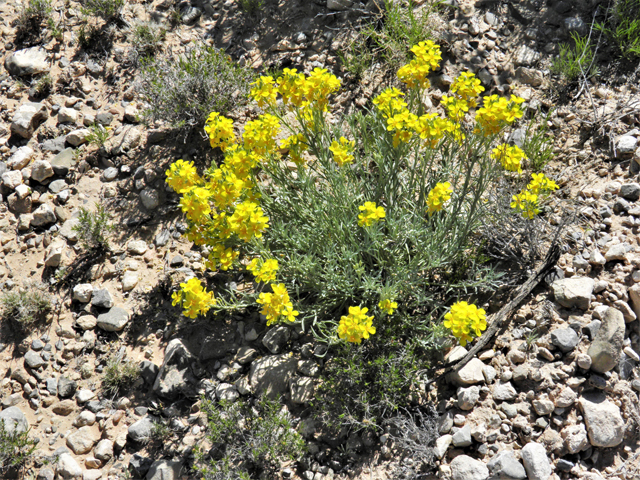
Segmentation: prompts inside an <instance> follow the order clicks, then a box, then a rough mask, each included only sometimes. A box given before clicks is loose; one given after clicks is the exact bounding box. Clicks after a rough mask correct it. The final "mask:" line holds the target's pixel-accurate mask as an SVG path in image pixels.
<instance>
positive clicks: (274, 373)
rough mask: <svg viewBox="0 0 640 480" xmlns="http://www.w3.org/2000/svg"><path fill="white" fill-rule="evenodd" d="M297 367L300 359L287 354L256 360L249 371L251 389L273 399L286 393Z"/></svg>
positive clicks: (257, 393)
mask: <svg viewBox="0 0 640 480" xmlns="http://www.w3.org/2000/svg"><path fill="white" fill-rule="evenodd" d="M297 367H298V361H297V360H296V359H295V358H293V357H290V356H289V355H287V354H283V355H268V356H265V357H262V358H260V359H258V360H255V361H254V362H253V363H252V364H251V371H250V372H249V385H250V386H251V391H252V392H253V393H254V394H256V395H262V394H264V395H267V397H269V398H271V399H273V398H275V397H276V396H277V395H281V394H283V393H285V392H286V391H287V386H288V385H289V381H290V379H291V378H292V377H293V375H294V374H295V372H296V369H297Z"/></svg>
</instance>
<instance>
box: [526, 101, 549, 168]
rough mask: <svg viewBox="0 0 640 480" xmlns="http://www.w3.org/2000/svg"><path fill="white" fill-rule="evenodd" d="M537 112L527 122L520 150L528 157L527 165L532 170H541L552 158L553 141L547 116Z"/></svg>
mask: <svg viewBox="0 0 640 480" xmlns="http://www.w3.org/2000/svg"><path fill="white" fill-rule="evenodd" d="M550 117H551V111H550V112H548V113H547V114H546V115H542V114H541V113H540V112H537V113H536V114H535V115H534V116H533V117H532V118H531V119H530V120H529V121H528V123H527V126H526V129H525V134H524V141H523V143H522V150H523V151H524V153H525V155H526V156H527V158H528V159H529V166H530V167H531V170H532V171H534V172H541V171H542V170H543V169H544V167H545V165H546V164H547V163H549V162H550V161H551V159H552V158H553V141H552V137H551V136H550V134H549V118H550Z"/></svg>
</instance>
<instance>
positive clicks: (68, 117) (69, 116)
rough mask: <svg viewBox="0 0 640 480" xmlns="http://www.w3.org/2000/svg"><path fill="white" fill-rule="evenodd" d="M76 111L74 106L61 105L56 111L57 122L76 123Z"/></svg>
mask: <svg viewBox="0 0 640 480" xmlns="http://www.w3.org/2000/svg"><path fill="white" fill-rule="evenodd" d="M77 121H78V111H77V110H76V109H75V108H67V107H62V108H61V109H60V110H59V111H58V123H76V122H77Z"/></svg>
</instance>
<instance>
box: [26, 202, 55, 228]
mask: <svg viewBox="0 0 640 480" xmlns="http://www.w3.org/2000/svg"><path fill="white" fill-rule="evenodd" d="M57 220H58V217H56V214H55V212H54V211H53V208H51V207H50V206H49V205H47V204H46V203H43V204H42V205H40V206H39V207H38V208H36V209H35V210H34V212H33V219H32V220H31V226H32V227H43V226H46V225H51V224H52V223H56V221H57Z"/></svg>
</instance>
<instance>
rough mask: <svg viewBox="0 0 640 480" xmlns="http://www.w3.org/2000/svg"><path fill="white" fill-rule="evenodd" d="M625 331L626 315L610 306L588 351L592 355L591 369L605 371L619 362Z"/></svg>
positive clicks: (599, 371)
mask: <svg viewBox="0 0 640 480" xmlns="http://www.w3.org/2000/svg"><path fill="white" fill-rule="evenodd" d="M624 333H625V322H624V315H622V312H620V311H619V310H616V309H615V308H608V309H607V310H606V311H605V313H604V315H603V317H602V324H601V325H600V329H599V330H598V333H597V334H596V337H595V338H594V340H593V343H592V344H591V346H590V347H589V350H588V351H587V354H588V355H589V357H591V370H593V371H595V372H598V373H604V372H608V371H609V370H612V369H613V368H614V367H615V366H616V365H617V364H618V360H620V353H621V352H622V344H623V342H624Z"/></svg>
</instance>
